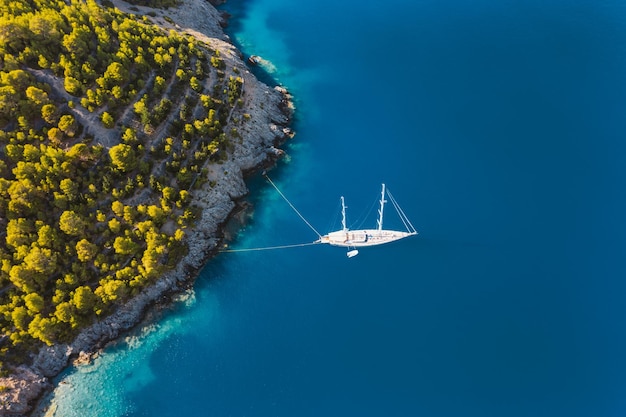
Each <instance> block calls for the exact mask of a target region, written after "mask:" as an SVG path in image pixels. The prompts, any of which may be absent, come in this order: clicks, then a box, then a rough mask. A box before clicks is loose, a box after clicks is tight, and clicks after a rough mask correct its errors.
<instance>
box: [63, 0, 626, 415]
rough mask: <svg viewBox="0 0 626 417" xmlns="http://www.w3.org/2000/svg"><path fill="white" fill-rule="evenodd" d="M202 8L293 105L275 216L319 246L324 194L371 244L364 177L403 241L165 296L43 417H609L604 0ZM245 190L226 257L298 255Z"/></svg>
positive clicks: (617, 151) (268, 209)
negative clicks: (403, 219)
mask: <svg viewBox="0 0 626 417" xmlns="http://www.w3.org/2000/svg"><path fill="white" fill-rule="evenodd" d="M223 9H224V10H226V11H228V12H229V13H230V14H231V15H232V18H231V20H230V26H229V28H228V29H227V31H228V33H229V35H230V36H231V37H232V39H233V40H234V41H235V42H236V43H237V44H238V46H239V47H241V48H242V50H243V51H244V54H245V55H246V56H247V55H250V54H257V55H260V56H262V57H263V58H264V59H265V60H266V61H265V62H264V64H263V65H262V66H261V67H259V68H256V69H254V71H255V72H256V73H257V74H258V75H259V77H261V78H263V79H265V80H267V81H268V82H271V83H280V84H283V85H285V86H286V87H287V88H288V89H289V90H290V91H291V92H292V93H293V94H294V96H295V104H296V106H297V111H296V115H295V123H294V128H295V130H296V131H297V136H296V137H295V138H294V139H293V140H292V141H291V142H290V143H289V144H288V145H287V152H288V154H289V156H288V158H286V159H285V160H283V161H282V162H281V163H279V164H278V167H277V168H275V169H273V170H272V171H271V172H270V176H271V177H272V179H273V180H274V182H276V184H277V185H278V186H279V188H280V189H281V191H282V192H283V193H284V194H285V195H286V196H287V197H288V198H289V199H290V201H291V202H292V203H293V204H294V206H296V207H297V208H298V210H300V212H301V213H302V215H303V216H304V217H305V218H306V219H307V220H308V221H309V222H310V223H311V224H312V225H314V227H315V228H316V229H318V230H319V231H320V232H322V233H324V232H328V231H329V230H330V229H332V228H333V227H340V226H339V220H340V218H338V214H339V209H340V206H339V197H340V196H342V195H343V196H345V198H346V203H347V206H348V209H347V210H348V223H349V225H353V226H354V227H357V226H360V225H363V226H364V227H365V226H367V227H372V226H374V225H375V211H376V208H374V210H373V211H372V212H371V213H370V216H367V214H368V210H370V208H371V207H372V205H373V204H375V203H376V200H377V198H378V196H379V193H380V184H381V183H382V182H385V183H386V184H387V186H388V187H389V189H390V190H391V192H392V193H393V195H394V197H395V198H396V199H397V201H398V202H399V203H400V205H401V206H402V208H403V209H404V211H405V213H406V214H407V215H408V216H409V218H410V219H411V220H412V222H413V224H414V225H415V227H416V228H417V229H418V230H419V232H420V234H419V235H418V236H416V237H411V238H409V239H405V240H402V241H399V242H395V243H392V244H389V245H386V246H379V247H375V248H369V249H362V250H361V251H360V254H359V255H358V256H357V257H355V258H351V259H348V258H347V257H346V253H345V252H346V251H345V249H342V248H336V247H329V246H322V245H318V246H309V247H302V248H294V249H285V250H276V251H265V252H246V253H224V254H221V255H219V256H217V257H216V258H214V259H212V260H210V261H209V262H208V263H207V265H206V266H205V268H204V269H203V270H202V272H201V273H200V276H199V278H198V280H197V282H196V284H195V287H194V294H193V296H192V297H190V298H189V299H188V300H187V301H186V302H181V303H178V304H176V305H175V306H174V308H173V309H172V310H171V311H169V312H167V313H165V314H164V315H163V317H162V318H160V319H159V320H158V321H157V322H156V323H155V324H154V325H153V326H152V327H151V328H149V329H146V330H144V331H142V332H138V334H136V335H135V336H134V337H133V338H132V339H131V340H130V341H129V342H128V343H121V344H119V345H117V346H116V347H112V348H109V349H107V350H106V352H105V353H104V355H103V356H101V357H100V358H98V359H97V360H96V361H95V363H94V364H92V365H89V366H85V367H79V368H77V369H70V370H68V371H67V372H66V373H65V374H64V375H63V377H62V378H60V379H59V381H58V382H59V387H58V389H57V390H56V392H55V394H54V398H53V400H52V401H53V402H54V405H55V407H57V414H56V415H57V416H63V417H73V416H81V417H84V416H88V417H119V416H125V417H139V416H150V417H165V416H168V417H169V416H172V417H174V416H216V417H222V416H234V417H239V416H273V417H283V416H284V417H287V416H289V417H291V416H311V417H313V416H360V417H366V416H415V417H542V416H545V417H554V416H567V417H622V416H624V415H626V221H625V220H626V2H624V1H621V0H601V1H600V0H471V1H470V0H411V1H409V0H388V1H377V0H376V1H375V0H361V1H350V0H344V1H330V0H318V1H305V2H294V1H288V0H230V1H229V3H227V4H226V5H225V6H223ZM250 187H251V195H250V201H251V203H252V204H253V205H254V212H253V215H252V218H251V219H250V221H249V222H248V223H247V224H246V225H245V227H244V228H243V230H242V231H241V233H240V234H239V235H238V237H237V238H236V240H235V241H234V242H232V247H234V248H253V247H264V246H275V245H288V244H296V243H305V242H311V241H313V240H315V239H316V238H317V236H316V235H315V233H314V232H313V231H312V230H310V229H309V228H308V227H307V226H306V224H304V222H302V221H301V220H300V218H299V217H298V216H297V215H296V214H295V213H294V212H293V211H292V210H291V208H290V207H289V206H288V205H287V204H286V203H285V201H284V200H282V199H281V197H280V196H279V195H278V194H277V192H276V191H275V190H274V189H273V188H272V187H271V186H270V185H269V184H268V183H267V182H266V181H265V180H264V179H263V178H261V177H260V176H257V177H254V178H251V182H250ZM386 214H387V215H388V216H386V218H385V222H386V226H388V227H390V228H398V227H401V224H400V223H398V222H399V220H398V219H397V218H394V212H393V210H392V208H391V205H389V206H388V207H387V208H386ZM363 222H364V223H363Z"/></svg>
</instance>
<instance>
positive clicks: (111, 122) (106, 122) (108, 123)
mask: <svg viewBox="0 0 626 417" xmlns="http://www.w3.org/2000/svg"><path fill="white" fill-rule="evenodd" d="M100 120H101V121H102V125H103V126H104V127H106V128H107V129H111V128H112V127H113V126H115V119H113V116H111V114H109V112H106V111H105V112H103V113H102V116H100Z"/></svg>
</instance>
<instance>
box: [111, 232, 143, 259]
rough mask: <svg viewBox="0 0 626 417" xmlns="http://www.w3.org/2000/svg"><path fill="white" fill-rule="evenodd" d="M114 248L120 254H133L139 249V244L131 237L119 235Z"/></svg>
mask: <svg viewBox="0 0 626 417" xmlns="http://www.w3.org/2000/svg"><path fill="white" fill-rule="evenodd" d="M113 248H114V249H115V253H118V254H120V255H132V254H134V253H135V252H136V251H137V249H138V245H137V244H136V243H135V242H133V240H132V239H131V238H129V237H123V236H118V237H116V238H115V241H114V242H113Z"/></svg>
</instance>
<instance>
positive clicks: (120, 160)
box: [109, 143, 137, 172]
mask: <svg viewBox="0 0 626 417" xmlns="http://www.w3.org/2000/svg"><path fill="white" fill-rule="evenodd" d="M109 156H110V157H111V163H112V164H113V166H115V167H116V168H117V169H119V170H120V171H122V172H129V171H132V170H133V169H135V167H136V166H137V156H136V154H135V151H133V148H132V147H130V146H129V145H126V144H125V143H120V144H118V145H115V146H113V147H112V148H111V149H109Z"/></svg>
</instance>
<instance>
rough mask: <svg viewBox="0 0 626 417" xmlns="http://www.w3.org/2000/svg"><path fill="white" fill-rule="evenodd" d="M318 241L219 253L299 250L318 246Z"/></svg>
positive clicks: (228, 250) (223, 250)
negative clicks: (304, 247)
mask: <svg viewBox="0 0 626 417" xmlns="http://www.w3.org/2000/svg"><path fill="white" fill-rule="evenodd" d="M319 243H320V242H319V241H315V242H310V243H298V244H295V245H282V246H267V247H264V248H245V249H221V250H220V252H226V253H229V252H253V251H261V250H272V249H287V248H299V247H302V246H311V245H317V244H319Z"/></svg>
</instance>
